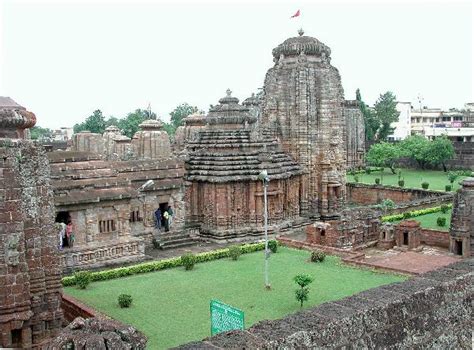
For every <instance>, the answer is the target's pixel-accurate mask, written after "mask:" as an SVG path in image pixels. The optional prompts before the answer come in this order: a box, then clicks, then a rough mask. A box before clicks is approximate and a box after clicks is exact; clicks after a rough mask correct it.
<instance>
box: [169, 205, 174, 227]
mask: <svg viewBox="0 0 474 350" xmlns="http://www.w3.org/2000/svg"><path fill="white" fill-rule="evenodd" d="M167 211H168V215H169V217H168V222H169V223H168V225H169V226H170V227H171V224H172V222H173V214H174V212H173V209H172V208H171V205H170V206H168V210H167Z"/></svg>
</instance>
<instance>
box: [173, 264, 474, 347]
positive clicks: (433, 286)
mask: <svg viewBox="0 0 474 350" xmlns="http://www.w3.org/2000/svg"><path fill="white" fill-rule="evenodd" d="M473 268H474V261H473V260H472V259H470V260H466V261H463V262H460V263H456V264H453V265H449V266H447V267H444V268H442V269H439V270H436V271H432V272H429V273H426V274H423V275H420V276H418V277H414V278H412V279H410V280H408V281H405V282H401V283H393V284H389V285H386V286H381V287H378V288H374V289H370V290H367V291H364V292H362V293H359V294H356V295H354V296H351V297H348V298H344V299H341V300H337V301H333V302H328V303H324V304H321V305H319V306H317V307H314V308H311V309H308V310H305V311H301V312H297V313H295V314H292V315H289V316H287V317H285V318H283V319H279V320H273V321H261V322H259V323H257V324H255V325H254V326H252V327H250V328H249V329H247V330H245V331H232V332H227V333H222V334H219V335H217V336H214V337H211V338H207V339H205V340H204V341H202V342H194V343H189V344H186V345H182V346H180V347H178V349H216V348H217V349H225V348H248V349H256V348H260V349H262V348H265V349H277V348H290V349H294V348H299V349H301V348H318V349H326V348H331V349H332V348H347V349H352V348H369V349H379V348H384V349H386V348H391V349H413V348H436V349H448V348H449V349H471V346H472V338H471V328H472V327H471V317H472V305H471V302H472V297H473V295H474V287H473V283H472V278H473V275H474V272H473ZM313 292H314V291H313Z"/></svg>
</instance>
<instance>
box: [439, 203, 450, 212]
mask: <svg viewBox="0 0 474 350" xmlns="http://www.w3.org/2000/svg"><path fill="white" fill-rule="evenodd" d="M448 210H449V206H448V205H447V204H442V205H441V212H442V213H443V214H446V213H447V212H448Z"/></svg>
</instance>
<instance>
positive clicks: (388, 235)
mask: <svg viewBox="0 0 474 350" xmlns="http://www.w3.org/2000/svg"><path fill="white" fill-rule="evenodd" d="M394 231H395V228H394V226H393V224H391V223H385V224H382V226H381V227H380V237H379V241H378V243H377V247H378V248H380V249H384V250H387V249H392V248H393V247H394V246H395V244H396V242H395V232H394Z"/></svg>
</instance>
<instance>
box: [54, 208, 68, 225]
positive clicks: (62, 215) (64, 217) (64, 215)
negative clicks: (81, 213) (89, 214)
mask: <svg viewBox="0 0 474 350" xmlns="http://www.w3.org/2000/svg"><path fill="white" fill-rule="evenodd" d="M69 220H71V215H70V214H69V212H68V211H59V212H58V213H57V214H56V220H54V222H62V223H65V224H67V223H68V221H69Z"/></svg>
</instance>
